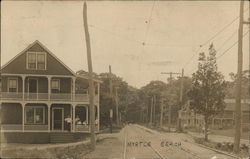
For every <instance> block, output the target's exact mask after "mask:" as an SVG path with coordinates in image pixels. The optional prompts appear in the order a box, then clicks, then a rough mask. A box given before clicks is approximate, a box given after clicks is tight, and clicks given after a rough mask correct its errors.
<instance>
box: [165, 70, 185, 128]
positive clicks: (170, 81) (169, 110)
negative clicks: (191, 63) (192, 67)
mask: <svg viewBox="0 0 250 159" xmlns="http://www.w3.org/2000/svg"><path fill="white" fill-rule="evenodd" d="M161 74H168V75H169V77H170V78H169V83H170V84H172V80H173V75H179V74H180V73H178V72H162V73H161ZM170 125H171V105H168V129H169V131H170Z"/></svg>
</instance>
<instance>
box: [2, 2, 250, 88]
mask: <svg viewBox="0 0 250 159" xmlns="http://www.w3.org/2000/svg"><path fill="white" fill-rule="evenodd" d="M82 4H83V2H80V1H71V2H69V1H68V2H67V1H54V2H50V1H43V2H35V1H34V2H33V1H23V2H21V1H19V2H14V1H3V2H2V22H1V24H2V27H1V29H2V30H1V36H2V37H1V38H2V64H5V63H6V62H7V61H8V60H10V59H11V58H13V57H14V56H15V55H17V54H18V53H19V52H21V51H22V50H23V49H25V48H26V47H27V46H28V45H29V44H30V43H32V42H34V41H35V40H39V41H40V42H42V43H43V44H44V45H45V46H47V48H48V49H49V50H50V51H52V52H53V53H54V54H55V55H56V56H57V57H58V58H60V59H61V60H62V61H63V62H64V63H65V64H66V65H68V66H69V67H70V68H71V69H72V70H74V71H77V70H80V69H84V70H87V59H86V47H85V37H84V36H85V35H84V32H83V18H82ZM87 5H88V23H89V31H90V38H91V47H92V58H93V68H94V71H95V72H97V73H101V72H107V71H108V65H111V66H112V71H113V73H115V74H117V75H118V76H121V77H122V78H123V79H124V80H125V81H127V82H128V83H129V84H130V85H132V86H135V87H138V88H139V87H141V86H143V85H145V84H147V83H148V82H150V81H151V80H163V81H166V79H167V77H168V76H167V75H162V74H161V72H163V71H164V72H169V71H173V72H180V71H181V68H183V67H184V66H185V67H184V68H185V74H186V75H189V76H190V74H191V73H192V72H194V71H195V69H196V68H197V57H198V56H197V55H198V53H199V52H200V51H207V49H208V46H209V44H210V43H211V42H213V44H214V46H215V49H217V50H218V53H217V54H218V56H219V55H220V54H223V52H224V51H225V50H227V49H228V48H229V47H231V46H232V44H233V43H234V42H236V41H237V29H238V20H236V21H235V22H234V23H232V24H231V25H230V26H229V27H227V28H226V29H225V30H224V31H223V32H221V33H220V34H219V35H218V36H216V37H215V38H214V39H213V40H212V41H209V42H207V40H209V39H210V38H211V37H213V36H214V35H215V34H216V33H217V32H218V31H220V30H221V29H222V28H224V27H225V26H226V25H227V24H229V23H230V22H232V21H233V20H234V19H235V18H237V17H238V15H239V1H235V2H226V1H221V2H220V1H214V2H209V1H205V2H195V1H191V2H188V1H178V2H177V1H169V2H166V1H160V2H159V1H145V2H143V1H131V2H130V1H126V2H121V1H95V2H88V3H87ZM244 15H245V19H247V18H248V16H249V11H248V4H247V3H246V4H245V14H244ZM248 30H249V28H248V26H244V33H245V32H247V31H248ZM206 42H207V43H206ZM204 43H206V45H203V47H200V45H202V44H204ZM193 55H195V56H193ZM191 57H193V58H192V60H190V59H191ZM248 63H249V33H248V34H246V36H245V38H244V64H243V66H244V69H247V68H248ZM218 66H219V70H220V71H221V72H222V73H223V74H224V75H225V77H226V79H229V78H228V74H229V73H230V72H236V69H237V45H235V46H234V47H233V48H232V49H230V50H229V51H227V52H226V53H225V54H224V55H223V56H222V57H221V58H220V59H218Z"/></svg>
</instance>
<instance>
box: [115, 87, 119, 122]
mask: <svg viewBox="0 0 250 159" xmlns="http://www.w3.org/2000/svg"><path fill="white" fill-rule="evenodd" d="M117 89H118V88H117V87H115V106H116V124H117V125H120V123H119V110H118V96H117Z"/></svg>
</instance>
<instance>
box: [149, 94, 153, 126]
mask: <svg viewBox="0 0 250 159" xmlns="http://www.w3.org/2000/svg"><path fill="white" fill-rule="evenodd" d="M153 102H154V98H153V97H152V98H151V107H150V108H151V109H150V120H149V125H150V126H151V125H152V116H153V104H154V103H153Z"/></svg>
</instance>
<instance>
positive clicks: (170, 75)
mask: <svg viewBox="0 0 250 159" xmlns="http://www.w3.org/2000/svg"><path fill="white" fill-rule="evenodd" d="M161 74H168V75H169V79H170V80H169V81H170V84H171V83H172V80H173V75H179V74H180V73H178V72H162V73H161Z"/></svg>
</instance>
